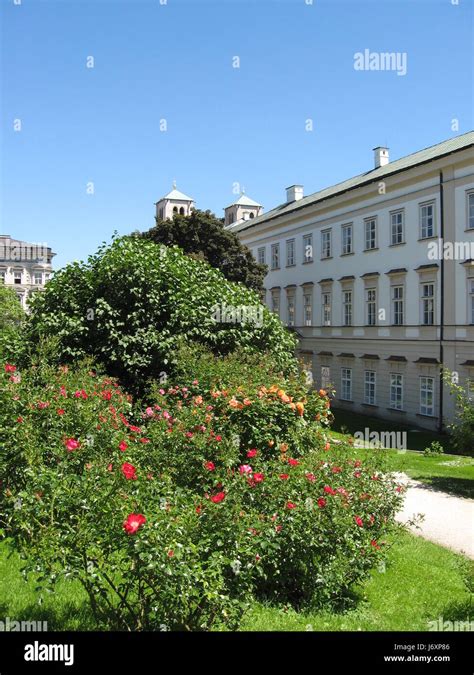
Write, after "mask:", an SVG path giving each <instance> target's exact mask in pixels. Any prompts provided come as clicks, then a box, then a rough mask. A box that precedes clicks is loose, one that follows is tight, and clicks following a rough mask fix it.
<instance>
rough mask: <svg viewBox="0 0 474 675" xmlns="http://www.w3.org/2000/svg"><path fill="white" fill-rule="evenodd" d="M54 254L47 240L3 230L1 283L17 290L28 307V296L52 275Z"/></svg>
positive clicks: (0, 246) (0, 245)
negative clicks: (30, 239) (25, 238)
mask: <svg viewBox="0 0 474 675" xmlns="http://www.w3.org/2000/svg"><path fill="white" fill-rule="evenodd" d="M55 255H56V254H55V253H53V252H52V250H51V248H49V247H48V246H46V244H33V243H30V242H27V241H20V240H18V239H12V237H11V236H10V235H9V234H0V284H5V285H6V286H9V287H11V288H13V289H14V290H15V292H16V294H17V296H18V299H19V301H20V302H21V305H22V307H23V308H24V309H27V308H28V298H29V297H30V296H31V295H32V294H33V293H37V292H38V291H41V290H42V289H43V288H44V285H45V284H46V282H47V281H48V279H49V278H50V275H51V273H52V260H53V257H54V256H55Z"/></svg>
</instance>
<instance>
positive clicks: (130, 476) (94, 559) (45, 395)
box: [0, 357, 401, 630]
mask: <svg viewBox="0 0 474 675" xmlns="http://www.w3.org/2000/svg"><path fill="white" fill-rule="evenodd" d="M232 362H233V359H232V357H229V362H228V364H227V365H229V363H232ZM219 367H222V366H221V365H220V366H219ZM13 368H14V366H13V365H12V364H8V367H6V366H5V367H4V368H3V370H4V371H5V372H4V373H3V375H2V377H3V380H4V382H3V385H2V389H1V390H0V397H1V399H0V403H1V405H0V448H2V458H1V459H2V462H1V465H0V466H1V468H0V479H1V485H2V493H1V497H0V513H2V514H4V515H3V517H2V520H3V522H2V526H3V527H4V530H5V532H6V534H7V535H10V536H12V537H13V539H14V541H15V543H16V545H17V547H18V548H19V550H20V551H21V552H22V554H23V555H24V557H25V559H26V561H27V562H26V568H25V569H26V570H27V571H34V572H35V573H38V572H39V573H41V574H42V580H43V583H45V584H50V585H53V586H54V584H55V583H56V581H57V580H58V579H60V578H61V577H64V576H72V577H74V578H77V579H79V580H80V582H81V583H82V584H83V586H84V587H85V589H86V590H87V592H88V594H89V598H90V603H91V606H92V608H93V609H94V611H95V614H96V616H97V621H98V626H102V627H109V628H119V629H129V630H132V629H159V628H160V627H165V628H166V629H170V630H177V629H189V630H209V629H212V628H223V627H225V628H230V629H232V628H236V627H237V626H238V624H239V621H240V617H241V615H242V613H243V612H244V611H245V609H246V607H247V606H248V603H249V601H250V599H251V596H252V594H258V595H259V596H266V597H270V598H271V599H273V600H276V601H285V602H286V601H290V602H292V603H293V604H295V605H300V604H302V603H313V604H314V603H317V602H327V601H328V600H333V599H336V598H339V597H340V596H341V595H342V594H344V593H345V592H346V591H347V589H348V588H349V586H350V585H351V584H352V583H354V582H356V581H361V580H363V579H364V578H365V577H366V576H367V574H368V573H369V570H370V569H371V567H372V566H373V565H374V564H375V563H376V562H377V560H379V559H380V558H381V557H382V556H383V554H384V537H385V535H386V534H387V533H388V532H389V531H390V530H391V528H392V527H393V515H394V512H395V511H396V510H397V508H398V505H399V501H400V490H401V488H397V486H396V484H395V483H394V482H393V481H392V480H391V479H390V478H389V477H387V476H385V475H383V474H382V473H381V472H380V468H381V467H380V463H379V462H380V459H379V456H378V455H376V454H370V457H369V458H368V459H367V460H365V461H364V462H362V461H360V460H358V459H356V457H355V455H354V452H355V451H354V450H353V448H351V447H350V446H345V445H343V444H340V445H338V446H337V447H336V446H333V445H332V444H331V442H330V441H328V439H327V436H326V432H325V427H324V426H323V422H324V421H325V420H326V419H327V416H328V410H329V408H328V400H327V397H326V396H325V395H324V392H320V393H316V392H314V393H311V394H309V393H308V392H305V391H303V390H302V388H301V387H302V385H301V384H299V382H298V379H297V378H290V379H288V380H287V381H286V382H278V384H276V383H273V382H272V381H266V380H265V379H264V378H263V379H264V381H265V382H266V384H265V385H262V384H260V385H257V384H256V382H255V381H254V379H252V380H251V382H249V383H243V384H241V385H240V387H237V386H235V385H232V387H229V390H228V391H226V390H222V389H215V388H213V387H212V386H208V384H206V386H204V387H202V386H201V384H200V382H199V381H198V380H193V381H191V382H189V383H188V382H186V383H185V384H184V385H182V386H178V385H177V384H173V385H172V386H170V387H167V388H166V389H162V390H161V391H159V390H158V391H156V398H155V399H154V400H151V402H150V405H146V404H145V405H144V404H141V405H140V406H139V407H138V408H137V409H136V410H135V417H134V416H133V413H134V411H133V408H132V401H131V399H130V397H129V396H128V395H126V394H125V393H124V392H123V391H122V390H121V388H120V387H119V386H118V385H117V383H116V382H114V381H113V380H112V379H110V378H107V377H104V376H102V375H100V374H99V375H98V374H96V373H95V372H94V370H93V369H92V368H91V365H90V364H87V363H86V364H84V365H83V366H81V367H78V368H77V369H75V370H73V369H68V368H67V367H62V368H61V369H59V370H55V369H53V368H51V367H50V366H47V365H40V366H37V367H35V368H32V369H31V370H30V371H25V372H23V373H22V374H21V378H20V379H19V378H18V373H17V371H15V370H13ZM222 369H223V370H222V373H223V375H222V377H224V375H225V373H224V371H225V367H222ZM229 377H230V374H229ZM283 386H284V387H285V388H284V389H283ZM298 404H301V405H298Z"/></svg>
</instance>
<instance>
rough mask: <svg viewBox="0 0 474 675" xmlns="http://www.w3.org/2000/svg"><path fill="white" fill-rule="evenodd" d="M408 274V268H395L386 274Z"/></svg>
mask: <svg viewBox="0 0 474 675" xmlns="http://www.w3.org/2000/svg"><path fill="white" fill-rule="evenodd" d="M406 272H408V270H407V268H406V267H395V269H393V270H389V271H388V272H385V274H405V273H406Z"/></svg>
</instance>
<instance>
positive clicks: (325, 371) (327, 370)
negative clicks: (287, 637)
mask: <svg viewBox="0 0 474 675" xmlns="http://www.w3.org/2000/svg"><path fill="white" fill-rule="evenodd" d="M330 386H331V366H321V388H322V389H329V388H330Z"/></svg>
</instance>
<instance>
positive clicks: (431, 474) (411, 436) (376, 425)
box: [330, 410, 474, 498]
mask: <svg viewBox="0 0 474 675" xmlns="http://www.w3.org/2000/svg"><path fill="white" fill-rule="evenodd" d="M365 427H368V428H369V429H370V431H387V428H386V427H387V422H386V421H385V422H384V420H380V419H376V418H374V417H365V416H363V415H354V414H353V413H346V412H345V411H344V412H343V411H341V410H339V411H337V414H336V421H335V423H334V426H333V427H332V430H331V432H330V435H331V436H332V437H333V438H336V439H343V438H347V432H348V433H349V434H353V433H354V432H355V431H362V430H363V429H364V428H365ZM392 430H393V431H407V446H408V448H409V449H408V450H406V451H400V450H391V449H387V450H385V449H380V450H379V449H371V450H370V451H368V450H364V449H363V448H361V449H360V452H361V457H362V456H363V454H364V453H366V452H383V453H385V455H386V457H387V459H388V468H389V470H390V469H391V470H392V471H402V472H404V473H406V474H407V475H408V476H410V478H414V479H415V480H419V481H421V482H423V483H425V484H426V485H428V486H429V487H431V488H432V489H433V490H441V491H443V492H448V493H450V494H453V495H457V496H459V497H470V498H473V497H474V492H473V485H474V482H473V481H474V458H472V457H466V456H465V455H458V454H450V453H449V449H450V440H449V437H448V436H444V435H440V434H434V433H432V432H429V431H416V430H413V429H411V430H410V429H407V428H406V427H402V426H401V425H395V424H392V423H390V431H392ZM343 432H344V433H343ZM435 440H438V441H439V442H440V443H441V445H442V446H443V447H444V449H445V452H444V453H443V454H441V455H431V456H425V455H423V454H422V451H423V450H424V449H425V448H426V447H427V446H429V445H430V444H431V442H432V441H435Z"/></svg>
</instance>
